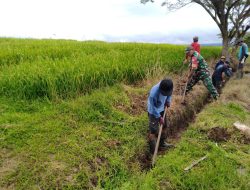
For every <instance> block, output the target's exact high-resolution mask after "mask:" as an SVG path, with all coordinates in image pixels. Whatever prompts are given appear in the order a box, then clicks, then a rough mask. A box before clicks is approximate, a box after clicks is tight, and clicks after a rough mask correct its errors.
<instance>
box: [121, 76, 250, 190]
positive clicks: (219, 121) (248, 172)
mask: <svg viewBox="0 0 250 190" xmlns="http://www.w3.org/2000/svg"><path fill="white" fill-rule="evenodd" d="M249 94H250V89H249V76H248V78H247V76H246V78H244V79H241V80H235V79H232V80H230V81H229V82H228V83H227V84H226V87H225V88H224V89H223V94H222V96H221V97H220V99H219V100H218V101H217V102H214V103H212V104H209V105H207V106H206V107H205V109H204V110H203V111H202V112H201V113H200V114H198V115H197V117H196V119H195V121H194V122H193V123H192V124H191V125H190V127H189V128H188V130H187V131H186V132H184V133H183V134H182V138H181V141H180V142H179V143H178V144H177V147H176V148H175V149H174V150H170V151H169V152H168V153H167V154H165V155H163V156H159V158H158V162H157V164H156V167H155V168H154V169H152V170H150V171H149V172H148V173H146V174H143V175H141V176H140V177H136V178H135V179H134V180H132V181H129V182H127V183H125V184H124V185H123V187H124V188H123V189H225V190H226V189H241V190H243V189H246V190H247V189H250V182H249V179H250V165H249V163H250V146H249V144H250V140H249V139H247V138H246V137H245V136H244V134H242V133H241V132H239V131H237V130H236V129H234V127H233V123H234V122H236V121H240V122H242V123H245V124H246V125H248V126H250V99H249ZM217 129H220V130H219V131H220V132H218V130H217ZM216 131H217V132H216ZM221 137H222V138H221ZM205 155H207V159H206V160H204V161H202V162H201V163H199V164H198V165H197V166H195V167H194V168H192V169H191V170H190V171H188V172H186V171H184V168H186V167H187V166H189V165H190V164H191V163H192V162H193V161H195V160H198V159H200V158H201V157H203V156H205Z"/></svg>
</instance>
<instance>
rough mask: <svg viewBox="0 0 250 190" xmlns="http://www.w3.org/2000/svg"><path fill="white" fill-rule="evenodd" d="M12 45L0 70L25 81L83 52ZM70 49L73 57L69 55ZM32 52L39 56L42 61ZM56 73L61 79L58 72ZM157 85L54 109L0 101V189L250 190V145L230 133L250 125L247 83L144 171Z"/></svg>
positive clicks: (57, 103)
mask: <svg viewBox="0 0 250 190" xmlns="http://www.w3.org/2000/svg"><path fill="white" fill-rule="evenodd" d="M14 41H15V40H14ZM17 42H18V43H20V41H19V40H17ZM18 43H16V47H15V48H14V49H13V46H12V45H11V44H13V39H6V40H2V41H1V45H2V46H0V48H4V47H8V48H7V50H8V51H7V50H6V49H5V51H1V54H0V56H1V61H2V62H1V64H3V65H2V66H1V69H3V68H5V67H7V66H10V68H9V69H10V70H11V69H13V70H15V69H16V67H18V68H20V67H23V71H24V73H28V71H29V70H27V71H25V69H26V68H27V67H25V65H28V64H36V63H37V62H40V63H43V61H44V60H49V62H53V60H56V61H58V63H59V62H60V61H59V60H61V59H63V60H64V59H66V60H70V59H73V58H74V56H76V57H78V59H80V57H81V56H82V55H83V54H84V53H83V54H82V52H81V51H82V50H83V48H84V47H85V45H82V44H80V43H75V42H70V41H69V42H68V41H67V42H65V43H64V42H62V41H57V42H55V41H51V42H49V44H50V45H49V46H48V41H47V42H44V41H39V43H40V44H39V43H38V42H37V41H35V43H34V42H33V41H29V40H28V41H26V42H24V43H23V42H22V43H21V44H22V45H18ZM37 43H38V44H37ZM98 43H100V44H101V46H97V47H99V48H97V47H96V46H94V45H93V44H91V43H90V45H91V46H92V48H94V47H96V48H97V49H96V51H101V52H102V51H104V50H105V48H104V49H102V47H103V46H105V47H106V46H108V45H107V44H105V43H101V42H98ZM35 44H36V45H35ZM88 45H89V44H87V46H88ZM121 45H122V44H117V46H119V47H121ZM39 46H42V47H43V48H39ZM46 46H48V49H47V50H48V52H47V50H46V48H45V47H46ZM61 46H63V48H62V49H61V48H60V47H61ZM73 46H75V49H74V51H75V52H74V51H73V52H74V53H72V52H71V51H70V49H71V48H72V47H73ZM130 46H133V44H132V45H129V46H123V47H122V50H123V51H125V50H126V49H130V48H131V47H130ZM31 47H33V49H34V51H32V48H31ZM88 47H89V46H88ZM51 48H52V49H51ZM141 48H143V47H141ZM148 48H149V49H150V48H152V46H151V45H150V47H148ZM139 49H140V48H139ZM163 49H164V48H163ZM35 50H39V51H42V52H41V53H40V54H38V55H41V56H37V53H38V52H39V51H38V52H37V51H35ZM49 50H51V51H49ZM87 50H88V51H87ZM87 50H86V51H87V53H88V54H91V52H92V53H93V49H91V48H90V49H87ZM138 51H139V50H138ZM147 51H149V50H147ZM29 53H31V55H33V56H29ZM65 53H66V55H65ZM85 53H86V52H85ZM113 53H114V52H113ZM162 53H164V52H162ZM13 54H14V55H15V56H13V57H14V58H13V57H12V55H13ZM181 55H182V52H181ZM64 56H65V57H64ZM90 56H91V55H90ZM166 57H167V55H166ZM15 58H16V59H15ZM138 60H139V59H138ZM116 61H117V60H116ZM33 67H34V68H35V67H36V66H35V65H34V66H32V68H33ZM17 70H18V69H17ZM34 71H35V70H34ZM45 71H46V69H45ZM45 71H44V73H46V76H47V74H48V73H47V72H45ZM57 71H58V73H59V74H60V72H59V71H60V68H58V70H57ZM1 72H2V73H5V72H7V71H4V70H3V71H1ZM164 73H165V72H164ZM19 74H20V76H19V77H21V78H22V77H24V78H25V76H26V75H24V74H23V72H20V73H19ZM161 74H162V72H160V75H161ZM31 75H32V73H30V74H29V75H28V76H31ZM6 76H7V75H6ZM44 76H45V75H44ZM48 76H52V75H48ZM72 76H73V75H72ZM52 77H55V76H52ZM106 77H107V76H106ZM175 77H176V76H175ZM7 78H8V77H6V79H7ZM45 78H46V77H45ZM156 78H157V77H156ZM177 78H178V77H176V79H177ZM12 79H13V81H18V80H16V79H15V78H12ZM1 80H2V79H1ZM39 80H40V79H39ZM158 80H159V78H158V79H155V80H153V79H151V80H148V81H145V82H144V83H143V85H141V84H137V85H135V83H133V85H132V86H128V85H124V84H121V83H115V84H114V85H113V86H111V87H104V88H99V87H98V88H99V89H97V90H94V91H92V93H91V94H86V95H84V96H81V95H78V96H76V97H75V98H70V99H61V98H56V99H53V101H51V100H50V99H47V98H42V99H33V100H28V99H22V98H17V97H12V96H8V97H6V96H1V97H0V115H1V117H0V189H25V190H26V189H95V188H96V189H100V188H103V189H143V190H144V189H248V187H249V182H248V181H247V179H249V177H250V176H249V171H250V170H249V162H250V160H249V159H250V157H249V153H250V150H249V144H246V143H247V140H246V139H245V138H244V137H243V135H242V134H241V133H240V132H238V131H236V130H234V129H233V127H232V123H233V122H234V121H236V120H239V121H242V122H244V123H245V124H247V125H250V113H249V105H250V102H249V98H248V95H249V94H250V92H249V87H248V86H249V85H248V82H247V80H230V81H229V83H228V84H227V86H226V88H225V89H224V93H223V96H222V97H221V98H220V100H219V101H217V102H215V103H212V104H210V105H208V106H206V107H205V109H204V110H203V111H202V112H201V113H200V114H198V116H197V118H196V120H195V122H194V123H193V124H192V125H191V126H190V127H189V129H188V130H187V131H186V132H184V133H183V134H182V138H181V140H180V141H178V143H177V142H176V139H170V140H172V141H173V142H175V143H176V145H177V147H176V148H175V149H173V150H170V151H168V152H167V154H165V155H161V156H159V159H157V163H156V167H155V168H154V169H152V170H150V171H148V172H146V171H142V166H141V158H140V155H143V154H144V153H145V151H146V150H147V143H146V133H147V125H148V124H147V114H146V98H147V93H148V91H149V89H150V88H151V87H152V85H153V84H155V83H156V82H158ZM29 81H32V80H31V78H29ZM68 81H70V80H68ZM66 82H67V80H66ZM10 84H11V80H10ZM15 84H18V85H19V83H15ZM70 84H71V83H69V84H68V85H69V86H70ZM20 85H21V83H20ZM19 87H21V86H19ZM14 89H15V88H14V87H13V89H12V90H14ZM2 90H3V89H2ZM22 90H25V89H21V91H22ZM13 92H14V91H13ZM31 92H32V93H33V90H32V88H31ZM239 92H240V93H239ZM15 93H16V92H15ZM20 97H22V96H20ZM142 100H143V101H142ZM193 101H195V100H193ZM218 126H219V127H220V128H227V130H228V131H227V133H229V134H230V138H228V139H226V141H225V142H218V143H216V142H214V140H211V135H210V136H209V134H212V132H213V130H211V129H212V128H214V127H218ZM204 155H208V158H207V159H206V160H204V161H203V162H201V163H200V164H199V165H198V166H196V167H194V168H193V169H191V171H190V172H184V171H183V169H184V168H185V167H186V166H188V165H189V164H191V163H192V161H194V160H196V159H199V158H200V157H202V156H204Z"/></svg>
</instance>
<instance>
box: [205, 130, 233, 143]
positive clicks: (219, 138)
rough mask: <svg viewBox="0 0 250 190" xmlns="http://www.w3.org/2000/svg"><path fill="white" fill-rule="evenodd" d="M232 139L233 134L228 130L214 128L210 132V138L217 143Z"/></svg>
mask: <svg viewBox="0 0 250 190" xmlns="http://www.w3.org/2000/svg"><path fill="white" fill-rule="evenodd" d="M230 137H231V133H230V132H229V131H228V130H227V129H226V128H221V127H214V128H212V129H210V130H209V131H208V138H209V139H210V140H212V141H215V142H226V141H228V140H229V139H230Z"/></svg>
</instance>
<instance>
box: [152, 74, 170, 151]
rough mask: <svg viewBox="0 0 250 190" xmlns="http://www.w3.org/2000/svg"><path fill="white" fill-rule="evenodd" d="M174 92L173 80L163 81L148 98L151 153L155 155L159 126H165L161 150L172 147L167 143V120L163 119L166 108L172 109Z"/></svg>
mask: <svg viewBox="0 0 250 190" xmlns="http://www.w3.org/2000/svg"><path fill="white" fill-rule="evenodd" d="M172 92H173V82H172V80H171V79H163V80H162V81H160V82H159V83H158V84H156V85H155V86H153V87H152V89H151V90H150V93H149V97H148V117H149V148H150V153H152V154H153V153H154V150H155V146H156V141H157V137H158V132H159V124H161V125H163V129H162V133H161V138H160V145H159V146H160V147H159V148H160V149H165V148H168V147H170V146H172V145H170V144H167V143H166V142H165V140H166V138H167V134H166V125H164V124H165V121H164V120H165V119H166V118H163V115H164V111H165V107H170V104H171V97H172Z"/></svg>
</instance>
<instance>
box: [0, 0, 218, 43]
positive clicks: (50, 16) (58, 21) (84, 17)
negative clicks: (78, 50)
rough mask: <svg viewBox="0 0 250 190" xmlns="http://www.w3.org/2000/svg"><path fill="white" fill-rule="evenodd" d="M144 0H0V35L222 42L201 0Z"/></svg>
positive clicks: (161, 41) (156, 41)
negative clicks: (191, 1) (173, 5)
mask: <svg viewBox="0 0 250 190" xmlns="http://www.w3.org/2000/svg"><path fill="white" fill-rule="evenodd" d="M160 2H162V1H161V0H158V1H157V0H156V3H147V4H146V5H144V4H141V3H140V0H106V1H105V0H0V37H22V38H25V37H29V38H55V39H76V40H103V41H121V42H127V41H136V42H155V43H173V44H187V43H190V42H191V41H192V37H193V36H195V35H197V36H199V38H200V43H218V42H221V40H220V39H218V37H217V34H218V33H220V32H219V29H218V27H217V25H216V24H215V22H214V21H213V20H212V18H210V16H209V15H208V14H207V13H206V12H205V10H203V9H202V8H201V7H200V6H198V5H192V6H188V7H185V8H183V9H181V10H178V11H176V12H172V13H169V12H168V11H167V10H166V8H165V7H161V6H160Z"/></svg>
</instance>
